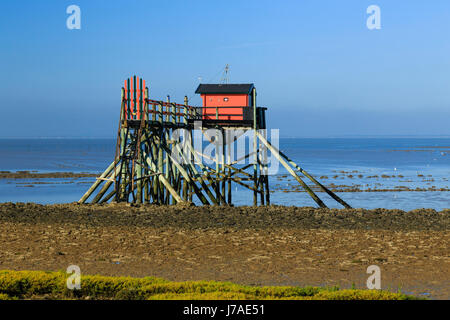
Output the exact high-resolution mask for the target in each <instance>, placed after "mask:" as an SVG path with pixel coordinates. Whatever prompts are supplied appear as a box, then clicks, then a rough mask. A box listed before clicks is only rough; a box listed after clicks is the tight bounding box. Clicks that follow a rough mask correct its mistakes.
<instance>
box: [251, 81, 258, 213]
mask: <svg viewBox="0 0 450 320" xmlns="http://www.w3.org/2000/svg"><path fill="white" fill-rule="evenodd" d="M252 98H253V101H252V102H253V153H254V159H255V160H254V165H253V183H254V187H255V191H254V192H253V205H254V206H257V205H258V194H257V192H256V190H257V179H258V166H257V164H256V162H257V159H258V153H257V150H258V145H257V143H258V140H257V137H256V130H257V123H256V89H255V88H253V90H252Z"/></svg>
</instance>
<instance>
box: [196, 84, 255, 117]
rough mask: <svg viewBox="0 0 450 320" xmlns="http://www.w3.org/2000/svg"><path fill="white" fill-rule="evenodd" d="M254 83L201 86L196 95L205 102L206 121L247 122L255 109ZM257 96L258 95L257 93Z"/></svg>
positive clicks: (204, 114) (203, 114)
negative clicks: (248, 116) (252, 108)
mask: <svg viewBox="0 0 450 320" xmlns="http://www.w3.org/2000/svg"><path fill="white" fill-rule="evenodd" d="M254 87H255V86H254V85H253V83H245V84H200V85H199V86H198V88H197V90H196V91H195V93H198V94H200V96H201V98H202V101H203V108H202V110H203V111H202V118H203V119H204V120H246V119H245V114H251V112H249V111H251V108H250V107H253V101H254V99H253V94H254V92H256V90H253V88H254ZM255 94H256V93H255Z"/></svg>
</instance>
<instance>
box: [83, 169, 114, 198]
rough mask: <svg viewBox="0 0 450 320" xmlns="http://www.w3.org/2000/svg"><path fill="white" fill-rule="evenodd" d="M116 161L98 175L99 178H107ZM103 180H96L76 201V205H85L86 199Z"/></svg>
mask: <svg viewBox="0 0 450 320" xmlns="http://www.w3.org/2000/svg"><path fill="white" fill-rule="evenodd" d="M116 164H117V161H116V160H114V161H113V162H112V163H111V164H110V165H109V167H108V168H106V170H105V171H104V172H103V173H102V174H101V175H100V178H105V177H106V176H108V175H109V174H110V173H111V171H112V170H113V169H114V167H115V166H116ZM102 181H103V180H100V179H97V180H96V181H95V182H94V184H93V185H92V186H91V187H90V188H89V189H88V191H86V193H85V194H84V195H83V196H82V197H81V199H80V200H79V201H78V203H85V202H86V200H87V198H89V196H90V195H91V194H92V193H93V192H94V191H95V190H96V189H97V187H98V186H99V185H100V183H102Z"/></svg>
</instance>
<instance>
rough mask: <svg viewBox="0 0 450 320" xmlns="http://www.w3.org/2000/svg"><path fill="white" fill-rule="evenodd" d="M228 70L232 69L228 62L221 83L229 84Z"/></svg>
mask: <svg viewBox="0 0 450 320" xmlns="http://www.w3.org/2000/svg"><path fill="white" fill-rule="evenodd" d="M228 71H230V65H229V64H228V63H227V65H226V66H225V70H224V71H223V73H222V78H221V79H220V82H221V83H224V84H228Z"/></svg>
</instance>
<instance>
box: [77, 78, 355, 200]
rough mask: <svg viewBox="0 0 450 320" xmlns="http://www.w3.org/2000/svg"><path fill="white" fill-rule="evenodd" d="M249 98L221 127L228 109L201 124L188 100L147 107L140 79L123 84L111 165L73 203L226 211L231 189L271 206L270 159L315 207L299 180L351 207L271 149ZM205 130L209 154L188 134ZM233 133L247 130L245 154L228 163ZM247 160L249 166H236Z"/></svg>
mask: <svg viewBox="0 0 450 320" xmlns="http://www.w3.org/2000/svg"><path fill="white" fill-rule="evenodd" d="M251 97H252V99H253V101H252V104H251V106H250V107H245V108H248V109H250V110H246V111H245V112H244V111H243V112H244V115H243V116H242V119H243V120H241V119H240V120H222V119H223V118H221V117H224V116H230V117H228V118H232V117H236V114H235V113H233V114H230V115H228V114H226V108H227V107H215V117H214V116H213V117H208V118H205V116H204V114H205V111H204V110H203V107H193V106H190V105H189V104H188V99H187V97H185V98H184V103H183V104H177V103H174V102H172V101H170V98H169V97H167V100H166V101H165V102H163V101H157V100H151V99H150V98H149V89H148V87H146V85H145V80H143V79H139V77H137V76H134V77H132V78H129V79H127V80H125V83H124V87H123V88H122V102H121V110H120V118H119V128H118V132H117V144H116V155H115V159H114V161H113V162H112V163H111V164H110V165H109V166H108V168H107V169H106V170H105V171H104V172H103V173H102V174H101V175H100V176H99V177H98V178H97V179H96V181H95V182H94V184H93V185H92V186H91V187H90V188H89V189H88V191H87V192H86V193H85V194H84V195H83V196H82V197H81V199H80V200H79V201H78V202H79V203H87V202H91V203H105V202H108V201H114V202H131V203H153V204H177V203H183V202H192V201H197V202H198V203H201V204H203V205H210V204H212V205H232V191H233V190H232V184H233V183H235V184H237V185H239V186H242V187H244V188H246V189H248V190H250V191H251V192H252V193H253V205H255V206H257V205H270V188H269V172H268V171H269V170H268V164H267V162H266V159H267V154H268V152H270V153H271V155H272V156H273V157H275V158H276V159H277V160H278V161H279V162H280V163H281V164H282V165H283V166H284V167H285V168H286V170H287V171H288V172H289V173H290V174H291V175H292V176H293V177H294V178H295V179H296V180H297V181H298V182H299V183H300V184H301V186H302V187H303V188H304V189H305V191H306V192H307V193H308V194H309V195H310V196H311V197H312V199H313V200H314V201H315V202H316V203H317V204H318V205H319V206H320V207H326V205H325V203H324V202H323V201H322V200H321V199H320V198H319V197H318V196H317V194H316V193H315V192H314V191H313V190H312V188H311V187H310V186H309V185H308V184H306V183H305V182H304V181H303V179H304V178H303V179H302V178H301V176H303V177H306V178H307V179H309V180H310V181H311V182H312V183H313V184H315V185H316V187H318V189H319V190H320V191H321V192H325V193H326V194H328V195H329V196H331V198H332V199H334V200H335V201H337V202H338V203H340V204H342V205H343V206H344V207H346V208H350V206H349V205H348V204H347V203H346V202H345V201H344V200H342V199H341V198H339V197H338V196H337V195H336V194H334V193H333V192H332V191H330V190H329V189H327V188H326V187H325V186H324V185H322V184H321V183H320V182H318V181H317V180H316V179H315V178H314V177H313V176H311V175H310V174H308V173H307V172H306V171H305V170H304V169H302V168H301V167H299V166H298V165H297V164H296V163H295V162H293V161H292V160H291V159H289V158H288V157H287V156H286V155H285V154H283V153H282V152H281V151H279V150H278V149H277V148H275V147H274V146H272V145H271V143H270V142H269V141H268V139H267V137H266V133H265V129H266V119H265V110H266V108H262V107H257V104H256V89H255V88H253V91H252V93H251ZM221 108H224V109H225V112H224V110H220V109H221ZM235 109H236V108H235ZM208 129H213V130H216V131H215V135H214V140H215V141H214V144H215V146H216V148H215V152H214V154H206V152H203V148H202V145H198V143H196V142H195V141H194V139H193V136H194V135H193V133H194V131H195V130H199V131H200V132H202V134H206V130H208ZM235 129H239V130H241V131H242V133H244V132H246V131H252V134H251V135H250V139H252V141H251V142H252V146H251V150H249V151H248V153H247V154H245V155H243V156H242V157H241V158H240V159H237V160H234V159H232V154H233V152H234V151H233V150H234V146H235V140H236V137H235V136H233V135H232V134H230V133H231V131H232V130H235ZM181 137H182V138H183V139H182V140H183V141H181ZM230 137H232V138H230ZM221 141H222V142H223V143H221ZM200 144H202V143H200ZM247 159H252V161H251V162H250V163H245V164H240V162H241V161H244V162H245V161H246V160H247ZM206 162H208V163H209V164H207V163H206ZM99 188H100V189H99ZM258 199H259V201H258Z"/></svg>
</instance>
